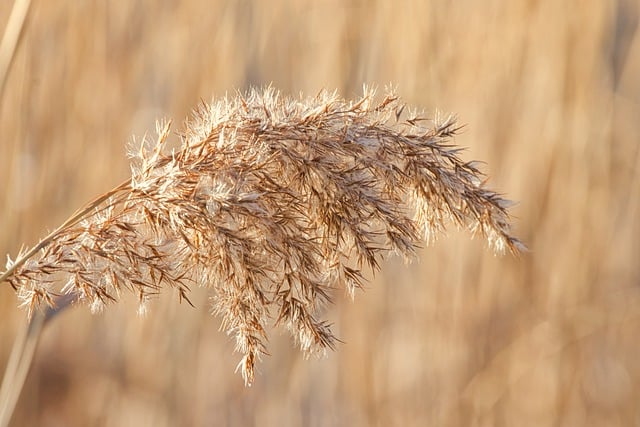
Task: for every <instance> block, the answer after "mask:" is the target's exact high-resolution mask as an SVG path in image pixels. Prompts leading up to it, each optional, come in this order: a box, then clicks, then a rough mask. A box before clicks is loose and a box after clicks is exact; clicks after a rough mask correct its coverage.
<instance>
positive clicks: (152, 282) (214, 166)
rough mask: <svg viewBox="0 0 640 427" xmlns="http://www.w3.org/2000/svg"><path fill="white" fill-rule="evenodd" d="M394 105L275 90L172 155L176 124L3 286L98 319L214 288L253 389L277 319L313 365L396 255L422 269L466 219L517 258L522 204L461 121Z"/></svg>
mask: <svg viewBox="0 0 640 427" xmlns="http://www.w3.org/2000/svg"><path fill="white" fill-rule="evenodd" d="M407 110H408V109H406V108H405V105H404V104H403V103H402V102H401V101H400V100H399V99H398V98H397V97H396V96H395V95H394V94H392V93H390V94H388V95H386V97H384V98H383V99H381V101H379V102H375V101H374V96H373V93H371V92H367V91H365V94H364V96H363V97H362V98H361V99H360V100H358V101H356V102H347V101H345V100H342V99H340V98H339V97H338V96H337V95H336V94H335V93H328V92H323V93H321V94H319V95H318V96H316V97H315V98H310V99H302V98H301V99H293V98H289V97H284V96H281V95H280V94H278V93H277V92H276V91H275V90H273V89H266V90H263V91H258V90H254V91H251V92H250V93H248V94H246V95H237V96H235V97H233V98H224V99H221V100H218V101H217V102H214V103H212V104H202V105H200V107H199V108H198V109H197V110H196V111H195V114H194V116H193V118H191V119H190V120H189V121H188V122H187V123H186V125H185V129H184V131H183V132H182V134H181V135H180V138H181V148H180V149H178V150H176V151H170V150H168V149H167V148H166V141H167V138H168V136H169V133H170V129H169V123H162V124H160V125H159V126H158V137H157V139H156V140H155V141H153V142H151V141H148V140H144V141H143V142H142V144H140V146H138V147H135V148H134V149H132V150H131V153H130V154H131V157H132V158H133V165H132V175H131V179H130V180H128V181H127V182H125V183H123V184H122V185H120V186H118V187H117V188H115V189H113V190H112V191H110V192H108V193H106V194H105V195H103V196H101V197H100V198H98V199H96V201H94V202H92V203H91V204H89V205H88V207H86V208H85V209H83V210H82V211H80V212H79V213H77V214H76V215H74V217H72V219H70V220H69V221H67V222H66V223H65V224H63V226H61V227H60V228H58V229H57V230H56V231H55V232H53V233H52V234H51V235H50V236H48V237H47V238H46V239H45V240H43V241H42V242H40V244H39V245H38V246H37V247H36V249H37V250H36V251H33V250H32V251H31V252H30V253H25V254H21V255H20V256H19V257H18V260H16V262H13V261H11V260H10V261H9V263H8V264H7V269H8V270H7V272H5V275H4V276H3V278H4V279H5V280H8V281H9V283H10V284H11V285H12V286H13V287H14V288H15V289H16V290H17V291H18V295H19V297H20V299H21V300H22V303H23V305H25V306H26V307H27V308H28V310H29V311H30V312H31V311H32V310H34V309H36V308H38V307H39V306H40V305H41V304H43V303H45V304H50V305H51V304H54V303H55V297H56V296H57V295H59V294H73V295H75V296H76V299H77V301H80V302H86V303H87V304H88V305H90V307H91V308H92V310H94V311H95V310H100V309H101V308H102V307H103V306H104V305H105V304H106V303H108V302H113V301H117V300H118V299H119V298H120V294H121V292H122V291H123V290H130V291H133V292H134V293H135V294H136V295H137V296H138V299H139V301H140V303H141V305H142V307H144V306H145V304H146V302H147V300H148V299H149V298H150V297H151V296H153V295H154V294H156V293H158V292H159V291H160V290H161V289H163V288H165V287H170V288H175V289H176V290H177V292H178V295H179V296H180V298H181V299H185V300H187V301H188V293H189V288H190V287H191V286H192V285H194V284H197V285H201V286H206V287H207V288H210V289H211V291H212V300H213V307H214V312H215V314H217V315H219V316H221V317H222V321H223V326H224V329H225V330H226V331H227V332H228V333H229V334H232V335H233V336H235V338H236V348H237V350H238V351H239V352H240V353H242V354H243V358H242V360H241V362H240V365H239V367H240V369H241V371H242V375H243V377H244V379H245V381H246V383H247V384H250V383H251V382H252V381H253V377H254V365H255V363H256V361H257V360H258V359H260V357H261V355H264V354H266V352H267V350H266V341H267V328H268V325H269V323H270V322H274V323H276V324H282V325H284V326H285V327H286V328H287V329H288V330H289V331H290V332H291V333H292V335H293V336H294V338H295V339H296V341H297V342H298V344H299V346H300V348H301V349H302V350H303V351H305V352H306V353H311V352H314V351H318V350H321V351H322V350H325V349H327V348H332V347H333V346H334V345H335V343H336V338H335V336H334V335H333V333H332V332H331V329H330V327H329V324H328V323H327V322H326V321H325V320H323V319H322V318H321V316H320V313H321V308H322V306H323V305H324V304H326V303H327V302H329V301H330V300H331V296H332V293H333V290H334V289H335V288H338V287H344V288H346V289H347V291H348V292H349V293H351V294H353V292H354V290H355V289H357V288H359V287H361V286H362V281H363V276H362V272H363V269H365V268H370V269H373V270H376V269H378V268H379V264H380V260H381V259H382V257H383V256H384V255H385V254H387V253H389V252H395V253H398V254H400V255H402V256H404V257H406V258H407V259H410V258H412V257H414V255H415V251H416V248H417V247H418V246H419V245H420V244H421V242H424V241H428V240H431V239H432V238H433V236H435V235H436V234H437V233H438V232H439V231H441V230H442V229H444V228H445V226H446V225H448V224H450V223H453V224H455V225H457V226H460V227H465V228H468V229H469V230H470V231H471V232H472V233H475V234H480V235H482V236H483V237H484V238H486V240H487V242H488V243H489V244H490V245H491V246H492V247H493V248H494V249H495V250H497V251H504V250H505V249H507V250H510V251H512V252H518V251H519V250H520V249H521V248H522V245H521V243H520V242H519V241H518V240H517V239H516V238H515V237H513V236H512V235H511V233H510V230H509V222H510V221H509V217H508V213H507V206H508V202H507V201H505V200H503V199H502V198H501V197H499V196H498V195H497V194H496V193H494V192H491V191H489V190H487V189H486V188H485V187H484V185H483V183H484V177H483V176H482V174H481V172H480V171H479V170H478V169H477V168H476V166H475V164H474V163H472V162H471V163H468V162H464V161H462V160H461V159H460V157H459V152H460V149H459V148H457V147H455V146H454V145H452V142H451V141H452V137H453V136H454V135H455V133H456V131H457V130H458V127H457V125H456V122H455V120H454V119H453V118H452V117H448V118H446V119H444V120H436V121H428V120H426V119H425V118H423V117H421V116H419V115H417V114H415V113H413V112H410V111H407Z"/></svg>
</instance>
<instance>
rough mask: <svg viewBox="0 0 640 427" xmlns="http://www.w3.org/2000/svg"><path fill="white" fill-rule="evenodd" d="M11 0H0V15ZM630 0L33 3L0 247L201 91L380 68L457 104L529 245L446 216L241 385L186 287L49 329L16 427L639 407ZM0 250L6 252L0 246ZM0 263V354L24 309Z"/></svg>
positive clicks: (633, 12)
mask: <svg viewBox="0 0 640 427" xmlns="http://www.w3.org/2000/svg"><path fill="white" fill-rule="evenodd" d="M12 3H13V2H11V1H2V2H0V28H4V25H5V24H6V22H7V19H8V16H9V13H10V10H11V6H12ZM639 14H640V9H639V4H638V2H637V1H635V0H608V1H607V0H574V1H557V0H510V1H497V0H486V1H485V0H483V1H480V0H458V1H437V0H433V1H418V0H394V1H391V0H349V1H342V0H321V1H311V0H271V1H258V0H255V1H249V0H245V1H234V0H228V1H209V0H182V1H171V0H155V1H151V0H140V1H129V2H126V1H125V2H115V1H107V0H101V1H97V0H96V1H89V0H87V1H75V0H59V1H44V0H33V3H32V5H31V9H30V11H29V14H28V16H27V21H26V23H25V26H24V29H23V34H22V38H21V40H20V43H19V45H18V49H17V52H16V56H15V59H14V62H13V64H12V67H11V69H10V74H9V76H8V79H7V84H6V87H5V90H4V92H3V93H2V97H1V98H0V206H1V208H0V254H5V253H10V254H12V255H14V256H15V255H16V254H17V252H18V250H19V249H20V247H21V246H22V245H23V244H24V245H32V244H34V243H36V242H37V240H38V238H40V237H42V236H44V235H45V234H46V233H47V230H51V229H53V228H54V227H55V226H56V224H59V223H60V222H62V221H63V220H64V219H65V218H66V217H67V216H68V215H70V214H71V213H72V212H73V211H74V210H75V209H76V208H78V207H79V206H81V205H82V204H84V203H85V202H86V201H88V200H90V199H92V198H94V197H95V196H96V195H98V194H100V193H102V192H104V191H106V190H108V189H110V188H111V187H112V186H114V185H116V184H118V183H119V182H121V181H122V180H123V179H126V177H127V176H128V173H129V165H128V160H127V158H126V155H125V145H126V143H127V142H128V141H130V140H131V137H132V135H136V136H138V137H141V136H142V135H144V133H145V132H147V131H149V132H150V133H153V131H154V128H155V120H156V119H159V118H173V119H174V122H175V128H176V129H179V128H180V125H181V123H182V122H183V120H184V119H185V118H187V117H188V116H189V114H190V110H191V109H192V107H194V106H195V105H196V104H197V103H198V102H200V100H201V99H203V100H211V99H212V98H213V97H219V96H223V95H225V94H226V93H230V94H233V93H234V92H235V91H236V90H237V89H239V90H245V89H247V88H249V87H251V86H263V85H267V84H273V86H275V87H276V88H279V89H280V90H282V91H283V92H285V93H287V94H293V95H297V94H298V93H300V92H303V93H305V94H309V95H313V94H315V93H316V92H318V91H319V90H320V89H322V88H327V89H337V90H338V91H339V92H340V93H341V94H342V95H343V96H344V97H346V98H353V97H357V96H358V95H359V94H361V93H362V85H363V83H366V84H373V85H377V86H379V87H380V88H381V89H382V88H384V86H385V85H387V84H391V85H393V86H395V87H396V88H397V91H398V93H399V94H400V95H401V96H402V97H403V98H404V99H405V100H406V101H407V102H408V103H409V104H411V105H415V106H419V107H422V108H424V109H425V110H426V111H427V112H428V113H429V114H435V112H436V111H437V110H438V111H443V112H453V113H456V114H457V115H458V116H459V118H460V121H461V122H462V123H465V124H466V127H465V130H464V133H463V134H462V135H460V136H459V137H457V139H456V142H457V143H458V144H460V145H462V146H465V147H467V148H468V149H467V151H466V152H465V153H464V157H465V158H466V159H468V160H471V159H478V160H483V161H485V162H486V168H485V169H486V171H487V172H488V173H489V175H490V178H491V180H490V186H491V187H492V188H494V189H497V190H499V191H500V192H502V193H505V194H507V195H508V197H509V198H511V199H513V200H517V201H518V204H517V205H516V206H515V207H514V208H513V213H514V215H515V217H516V219H515V223H516V232H517V234H518V235H519V236H520V237H521V238H522V239H523V240H524V241H525V242H526V243H527V245H528V246H529V248H530V252H529V253H527V254H525V255H524V256H522V257H521V258H520V259H517V258H514V257H511V256H504V257H496V256H494V255H493V254H492V253H491V252H489V251H487V250H486V248H485V247H484V245H483V243H482V242H480V241H478V240H471V239H470V238H469V236H467V235H465V234H463V233H459V232H457V231H456V230H450V231H449V232H448V234H447V235H446V236H442V237H441V238H440V239H439V241H438V242H437V243H436V244H435V245H433V246H431V247H428V248H425V249H424V250H422V251H421V253H420V259H419V260H418V261H417V262H414V263H413V264H410V265H408V266H407V265H404V264H403V263H402V262H401V261H400V260H398V259H393V258H391V259H390V260H388V261H387V262H385V263H384V264H383V269H382V272H381V273H379V274H377V275H376V276H375V277H371V280H370V282H369V285H368V289H367V290H366V291H365V292H363V293H360V294H358V295H357V297H356V300H355V301H354V302H351V301H350V300H349V299H348V298H347V297H345V296H344V295H342V294H341V293H340V292H338V294H337V295H336V297H337V298H336V304H335V306H333V307H332V308H331V309H329V312H328V313H327V317H328V318H329V319H331V320H332V321H333V322H334V328H335V331H336V332H337V333H338V335H339V336H340V337H341V339H342V340H343V341H344V344H341V345H340V346H339V348H338V349H337V351H336V352H334V353H331V354H329V355H328V357H326V358H324V359H317V360H316V359H311V360H305V359H304V358H303V356H302V355H301V354H300V353H299V352H298V350H297V349H296V348H295V347H294V346H293V344H292V343H291V341H290V340H289V338H288V334H286V333H284V332H281V331H280V330H273V331H272V332H271V335H270V337H271V345H270V351H271V356H270V357H267V358H266V359H265V360H264V361H263V363H262V364H261V365H260V366H259V369H260V372H259V374H258V376H257V380H256V382H255V384H254V385H253V387H251V388H245V387H244V385H243V383H242V379H241V377H240V375H239V374H237V373H234V369H235V366H236V363H237V361H238V360H239V357H240V356H239V355H238V354H234V353H233V345H234V343H233V340H232V339H231V338H229V337H227V336H226V335H225V334H224V333H223V332H221V331H220V330H219V327H220V321H219V319H217V318H215V317H212V316H211V315H210V314H209V309H210V307H209V304H208V300H207V293H206V290H204V289H195V290H194V292H193V295H192V296H193V298H192V300H193V301H194V303H195V304H196V308H195V309H193V308H191V307H189V306H188V305H186V304H178V300H177V296H176V295H174V294H172V293H171V292H168V293H167V294H163V295H162V296H161V297H160V298H159V299H158V300H157V301H155V302H154V303H153V304H152V305H151V312H150V314H149V315H148V316H147V317H144V318H140V317H138V316H137V314H136V305H135V302H134V301H133V300H134V298H129V299H128V302H124V303H121V304H118V305H113V306H110V307H109V308H108V309H107V310H106V311H105V312H104V313H103V314H100V315H92V314H91V313H90V312H89V310H88V309H86V308H85V307H77V308H73V309H71V310H68V311H67V312H65V313H63V314H62V315H61V316H60V317H58V318H56V319H55V321H54V322H52V323H51V324H50V325H48V326H47V328H46V329H45V331H44V333H43V336H42V340H41V343H40V347H39V348H38V350H37V353H36V356H35V360H34V363H33V368H32V370H31V373H30V375H29V377H28V379H27V382H26V385H25V388H24V391H23V394H22V396H21V399H20V402H19V404H18V407H17V410H16V413H15V417H14V421H13V425H15V426H35V425H37V426H154V427H162V426H204V425H211V426H217V425H221V426H222V425H230V426H236V425H237V426H251V425H260V426H300V425H305V426H370V425H371V426H414V425H415V426H422V425H429V426H512V425H518V426H551V425H553V426H559V425H562V426H564V425H567V426H623V425H624V426H629V425H640V405H638V402H640V344H639V340H638V336H639V334H640V287H639V285H640V283H639V279H640V258H639V255H640V253H639V241H640V239H639V238H640V234H639V232H640V216H639V207H640V144H639V142H640V31H639V29H638V17H639ZM3 256H4V255H3ZM17 304H18V301H17V298H16V297H15V294H14V293H13V291H12V290H11V289H10V287H9V286H7V285H6V284H3V285H2V286H0V364H1V365H2V366H4V365H6V361H7V358H8V355H9V352H10V349H11V346H12V343H13V340H14V338H15V336H16V334H17V332H18V331H19V330H20V328H21V327H22V325H23V324H24V322H25V312H24V311H23V310H21V309H19V308H18V307H17Z"/></svg>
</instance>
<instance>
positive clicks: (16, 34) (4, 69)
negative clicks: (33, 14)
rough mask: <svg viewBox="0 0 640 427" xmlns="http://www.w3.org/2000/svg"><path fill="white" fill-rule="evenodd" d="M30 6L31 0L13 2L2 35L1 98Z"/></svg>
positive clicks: (0, 55)
mask: <svg viewBox="0 0 640 427" xmlns="http://www.w3.org/2000/svg"><path fill="white" fill-rule="evenodd" d="M29 6H31V0H16V1H15V2H14V3H13V8H12V9H11V15H10V16H9V20H8V21H7V27H6V28H5V30H4V35H3V36H2V42H1V43H0V99H1V98H2V94H3V91H4V85H5V83H6V81H7V76H8V75H9V69H10V68H11V63H12V62H13V57H14V56H15V53H16V49H17V46H18V42H19V41H20V35H21V34H22V29H23V28H24V23H25V20H26V18H27V14H28V13H29Z"/></svg>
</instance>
